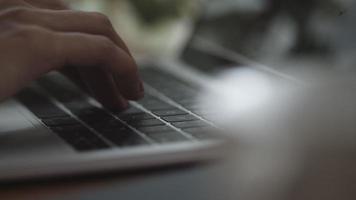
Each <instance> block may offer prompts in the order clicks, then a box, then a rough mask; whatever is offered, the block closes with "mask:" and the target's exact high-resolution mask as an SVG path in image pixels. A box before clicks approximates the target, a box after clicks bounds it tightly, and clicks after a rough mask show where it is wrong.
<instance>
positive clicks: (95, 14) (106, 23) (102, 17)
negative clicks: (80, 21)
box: [91, 12, 112, 27]
mask: <svg viewBox="0 0 356 200" xmlns="http://www.w3.org/2000/svg"><path fill="white" fill-rule="evenodd" d="M91 15H92V16H93V17H94V18H95V19H96V20H97V21H98V22H99V23H100V24H102V25H104V26H107V27H112V24H111V21H110V19H109V17H108V16H106V15H105V14H103V13H100V12H91Z"/></svg>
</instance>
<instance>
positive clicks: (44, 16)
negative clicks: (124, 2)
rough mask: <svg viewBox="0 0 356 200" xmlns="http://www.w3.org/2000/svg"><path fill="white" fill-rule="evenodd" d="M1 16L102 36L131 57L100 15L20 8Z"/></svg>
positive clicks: (107, 19)
mask: <svg viewBox="0 0 356 200" xmlns="http://www.w3.org/2000/svg"><path fill="white" fill-rule="evenodd" d="M2 16H3V17H7V18H8V19H10V20H13V21H17V22H20V23H25V24H31V25H39V26H42V27H45V28H48V29H51V30H54V31H61V32H81V33H89V34H95V35H103V36H106V37H108V38H110V39H111V40H112V41H113V42H114V43H115V44H117V45H118V46H119V47H120V48H122V49H123V50H125V51H126V52H127V53H128V54H129V55H131V53H130V51H129V49H128V47H127V46H126V44H125V43H124V41H123V40H122V39H121V37H120V36H119V35H118V34H117V32H116V31H115V29H114V28H113V26H112V24H111V22H110V19H109V18H108V17H107V16H105V15H103V14H101V13H96V12H83V11H72V10H61V11H54V10H41V9H26V8H22V9H21V8H20V9H14V10H10V11H8V12H6V13H4V14H2Z"/></svg>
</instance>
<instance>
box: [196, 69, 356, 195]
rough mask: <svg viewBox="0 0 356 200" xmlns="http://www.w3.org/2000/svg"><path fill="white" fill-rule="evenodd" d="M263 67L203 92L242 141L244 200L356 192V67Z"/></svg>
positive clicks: (239, 73)
mask: <svg viewBox="0 0 356 200" xmlns="http://www.w3.org/2000/svg"><path fill="white" fill-rule="evenodd" d="M285 72H286V74H288V75H289V76H290V77H293V78H295V80H296V81H292V80H287V79H280V78H276V77H274V76H272V75H268V74H267V73H264V72H263V71H259V70H257V69H256V68H251V67H248V68H240V69H236V70H233V71H229V72H226V73H224V74H222V75H221V76H220V79H218V80H216V82H215V83H212V85H211V86H208V89H207V92H206V94H205V95H203V96H202V97H201V100H202V101H203V102H205V106H206V107H209V108H214V109H215V112H216V113H219V115H218V116H220V118H216V119H213V120H217V121H219V122H220V124H221V125H222V126H224V127H225V128H226V130H227V132H229V133H230V134H231V135H234V136H235V137H236V138H237V139H238V140H239V141H240V142H239V147H238V150H237V151H236V156H237V160H238V161H237V164H236V168H237V169H236V173H237V174H238V177H239V178H238V180H239V182H240V184H239V186H236V189H237V190H241V191H240V194H241V199H247V200H251V199H253V200H255V199H256V200H257V199H261V200H262V199H263V200H279V199H280V200H282V199H283V200H286V199H288V200H291V199H299V200H300V199H303V200H314V199H323V200H329V199H330V200H331V199H355V198H356V185H355V183H356V126H355V119H356V78H355V76H354V75H353V74H352V73H351V74H350V73H348V74H347V73H342V72H337V71H326V70H318V69H314V70H312V69H304V70H303V71H300V70H298V71H297V70H294V71H288V72H287V71H285Z"/></svg>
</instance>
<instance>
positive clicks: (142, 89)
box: [139, 81, 145, 92]
mask: <svg viewBox="0 0 356 200" xmlns="http://www.w3.org/2000/svg"><path fill="white" fill-rule="evenodd" d="M139 91H140V92H144V91H145V88H144V87H143V83H142V81H140V84H139Z"/></svg>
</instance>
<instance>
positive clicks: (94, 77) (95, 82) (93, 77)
mask: <svg viewBox="0 0 356 200" xmlns="http://www.w3.org/2000/svg"><path fill="white" fill-rule="evenodd" d="M80 75H81V78H82V79H83V80H90V81H86V82H85V84H86V86H87V88H88V90H89V93H91V94H92V95H93V96H94V97H95V98H96V99H97V100H98V101H99V102H101V103H102V104H103V105H106V107H109V108H110V109H118V110H123V109H125V108H127V107H128V101H127V100H126V99H125V98H123V97H122V96H121V94H120V92H118V91H119V90H118V88H117V84H116V83H115V81H114V79H113V76H111V75H110V74H109V73H106V71H105V70H102V69H100V68H91V69H89V68H84V69H82V70H81V71H80Z"/></svg>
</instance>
